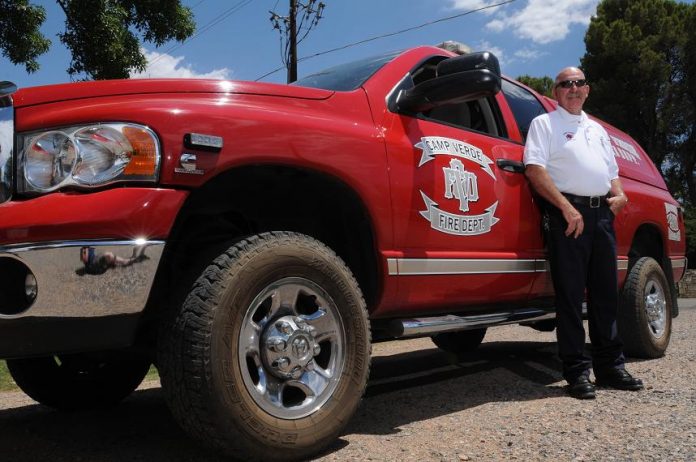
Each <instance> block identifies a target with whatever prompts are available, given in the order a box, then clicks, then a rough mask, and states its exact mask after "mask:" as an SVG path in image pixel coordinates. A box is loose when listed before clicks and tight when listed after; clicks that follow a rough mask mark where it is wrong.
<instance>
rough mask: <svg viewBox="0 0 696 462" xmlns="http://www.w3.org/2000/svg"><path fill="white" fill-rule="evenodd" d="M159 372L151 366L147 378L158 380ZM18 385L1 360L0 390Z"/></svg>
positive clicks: (11, 388) (13, 389)
mask: <svg viewBox="0 0 696 462" xmlns="http://www.w3.org/2000/svg"><path fill="white" fill-rule="evenodd" d="M158 379H159V374H158V373H157V369H156V368H155V366H151V367H150V370H149V371H148V372H147V375H146V376H145V380H158ZM17 390H19V388H17V385H15V383H14V380H12V376H11V375H10V371H8V370H7V363H6V362H5V361H0V391H17Z"/></svg>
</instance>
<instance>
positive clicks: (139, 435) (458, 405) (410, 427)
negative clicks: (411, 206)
mask: <svg viewBox="0 0 696 462" xmlns="http://www.w3.org/2000/svg"><path fill="white" fill-rule="evenodd" d="M680 307H681V310H682V312H681V314H680V316H679V317H678V318H677V319H675V320H674V321H675V322H674V329H673V335H672V341H671V345H670V348H669V350H668V352H667V355H666V356H665V357H664V358H661V359H657V360H649V361H631V362H630V363H629V364H628V368H629V370H630V371H631V372H632V373H633V374H634V375H636V376H638V377H641V378H642V379H643V380H644V382H645V383H646V389H645V390H643V391H640V392H625V391H615V390H609V389H600V390H599V391H598V394H597V399H596V400H594V401H578V400H575V399H572V398H570V397H568V396H567V395H566V392H565V388H564V382H563V381H562V379H561V376H560V373H559V370H560V363H559V361H558V360H557V358H556V356H555V354H556V353H555V351H556V349H555V343H554V339H555V337H554V335H555V334H554V333H541V332H536V331H533V330H531V329H529V328H523V327H518V326H509V327H500V328H496V329H492V330H489V332H488V335H487V336H486V340H485V341H484V343H483V345H482V346H481V347H480V349H479V350H478V351H477V352H476V353H475V354H473V355H471V356H470V357H468V358H466V359H465V360H459V361H458V360H457V359H456V358H454V357H451V356H448V355H447V354H445V353H442V352H440V351H439V350H437V349H435V348H434V347H433V345H432V343H431V342H430V340H429V339H418V340H411V341H403V342H389V343H383V344H377V345H375V347H374V358H373V367H372V374H371V378H370V383H369V385H368V389H367V395H366V397H365V399H364V400H363V403H362V405H361V407H360V408H359V410H358V412H357V414H356V415H355V417H354V418H353V419H352V421H351V423H350V424H349V425H348V427H347V429H346V430H345V432H344V434H343V435H342V436H341V437H340V438H339V439H338V440H337V441H336V442H335V443H334V444H333V445H332V447H330V448H329V449H328V450H327V451H326V452H325V453H324V454H323V455H321V456H320V457H319V458H317V459H316V460H318V461H335V460H341V461H343V460H375V461H397V460H398V461H455V462H457V461H462V460H464V461H498V460H525V461H527V460H560V461H595V460H597V461H599V460H601V461H694V460H696V299H682V300H680ZM158 387H159V384H158V383H156V382H154V383H153V382H150V383H146V384H145V385H144V386H143V387H141V389H140V390H139V391H137V392H136V393H134V394H133V395H132V396H131V397H129V398H128V399H127V400H126V401H124V402H123V403H122V404H121V405H120V406H118V407H116V408H114V409H111V410H106V411H94V412H80V413H72V414H70V413H69V414H64V413H58V412H54V411H52V410H50V409H48V408H45V407H43V406H40V405H37V404H36V403H34V402H33V401H31V400H30V399H29V398H26V397H25V396H24V395H23V394H21V393H2V394H0V447H1V448H2V452H0V461H7V462H25V461H26V462H29V461H31V462H36V461H52V462H60V461H70V462H100V461H104V462H126V461H128V462H131V461H147V462H184V461H191V462H219V461H222V460H223V459H221V458H219V457H218V456H216V455H213V454H209V453H207V452H206V451H205V450H203V449H201V448H199V447H198V446H196V445H195V444H194V443H192V442H191V441H190V440H189V439H188V438H187V437H186V436H185V435H184V434H183V433H182V432H181V430H179V428H178V427H177V426H176V424H175V423H174V422H173V420H172V418H171V417H170V415H169V412H168V410H167V408H166V406H165V404H164V402H163V399H162V396H161V393H160V389H159V388H158Z"/></svg>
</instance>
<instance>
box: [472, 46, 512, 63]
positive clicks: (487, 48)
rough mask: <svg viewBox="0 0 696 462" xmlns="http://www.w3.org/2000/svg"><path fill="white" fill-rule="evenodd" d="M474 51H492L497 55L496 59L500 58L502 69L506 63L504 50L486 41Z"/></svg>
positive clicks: (474, 48) (475, 47)
mask: <svg viewBox="0 0 696 462" xmlns="http://www.w3.org/2000/svg"><path fill="white" fill-rule="evenodd" d="M473 51H490V52H491V53H493V54H494V55H495V57H496V58H498V62H499V63H500V66H501V67H502V66H503V64H505V63H506V61H505V52H504V51H503V49H502V48H500V47H497V46H494V45H492V44H491V43H490V42H487V41H485V40H483V41H481V42H478V43H477V44H476V45H475V46H474V47H473Z"/></svg>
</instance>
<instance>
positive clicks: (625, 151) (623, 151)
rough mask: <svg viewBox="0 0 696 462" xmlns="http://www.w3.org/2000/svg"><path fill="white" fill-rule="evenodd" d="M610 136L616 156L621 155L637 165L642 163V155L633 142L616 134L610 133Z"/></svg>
mask: <svg viewBox="0 0 696 462" xmlns="http://www.w3.org/2000/svg"><path fill="white" fill-rule="evenodd" d="M609 138H611V147H612V149H613V150H614V157H620V158H622V159H624V160H627V161H629V162H632V163H634V164H636V165H639V164H640V155H639V154H638V151H636V148H635V147H634V146H633V145H632V144H631V143H629V142H628V141H624V140H622V139H621V138H618V137H616V136H611V135H609Z"/></svg>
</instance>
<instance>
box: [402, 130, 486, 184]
mask: <svg viewBox="0 0 696 462" xmlns="http://www.w3.org/2000/svg"><path fill="white" fill-rule="evenodd" d="M415 147H416V148H418V149H420V150H422V151H423V155H422V156H421V159H420V162H419V163H418V166H419V167H422V166H423V165H424V164H426V163H427V162H429V161H431V160H433V159H434V158H435V156H438V155H446V156H455V157H461V158H462V159H468V160H470V161H472V162H475V163H477V164H478V165H480V166H481V168H482V169H483V171H484V172H486V173H488V174H489V175H490V176H491V178H493V179H494V180H495V174H494V173H493V170H491V165H493V161H492V160H491V159H489V158H488V157H487V156H486V155H485V154H484V153H483V151H481V150H480V149H479V148H477V147H476V146H472V145H470V144H467V143H464V142H462V141H459V140H453V139H451V138H443V137H441V136H426V137H424V138H421V140H420V143H416V145H415Z"/></svg>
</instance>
